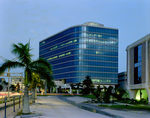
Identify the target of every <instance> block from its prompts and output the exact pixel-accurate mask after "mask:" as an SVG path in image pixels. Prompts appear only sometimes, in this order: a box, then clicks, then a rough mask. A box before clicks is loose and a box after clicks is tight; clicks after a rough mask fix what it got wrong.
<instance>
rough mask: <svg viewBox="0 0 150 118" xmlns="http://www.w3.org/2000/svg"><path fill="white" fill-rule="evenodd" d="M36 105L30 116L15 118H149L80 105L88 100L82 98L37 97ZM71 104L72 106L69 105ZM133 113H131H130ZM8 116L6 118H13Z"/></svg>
mask: <svg viewBox="0 0 150 118" xmlns="http://www.w3.org/2000/svg"><path fill="white" fill-rule="evenodd" d="M37 98H38V99H37V100H36V103H34V104H31V105H30V112H31V113H32V114H30V115H22V116H17V117H16V118H84V117H86V118H98V117H101V118H142V117H143V118H149V116H150V113H145V112H144V111H143V114H141V111H140V113H139V112H137V111H133V110H113V109H109V108H103V107H98V106H97V105H98V104H93V103H92V104H91V103H90V104H89V103H82V102H84V101H87V100H90V99H89V98H84V97H78V96H73V97H62V96H38V97H37ZM71 104H72V105H71ZM132 111H133V112H132ZM14 116H15V114H10V115H9V116H8V117H7V118H13V117H14Z"/></svg>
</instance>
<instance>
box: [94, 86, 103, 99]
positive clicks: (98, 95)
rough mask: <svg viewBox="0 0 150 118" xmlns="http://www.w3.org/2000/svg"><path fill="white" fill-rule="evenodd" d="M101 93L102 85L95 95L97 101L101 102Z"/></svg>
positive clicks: (98, 87)
mask: <svg viewBox="0 0 150 118" xmlns="http://www.w3.org/2000/svg"><path fill="white" fill-rule="evenodd" d="M100 93H101V88H100V85H98V86H97V89H96V90H95V91H94V93H93V95H95V96H96V99H97V101H101V98H100Z"/></svg>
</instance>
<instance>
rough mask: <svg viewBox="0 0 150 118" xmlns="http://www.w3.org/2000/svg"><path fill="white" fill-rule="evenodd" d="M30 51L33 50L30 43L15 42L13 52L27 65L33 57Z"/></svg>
mask: <svg viewBox="0 0 150 118" xmlns="http://www.w3.org/2000/svg"><path fill="white" fill-rule="evenodd" d="M30 51H31V48H30V46H29V43H27V44H25V45H24V44H22V43H18V45H16V44H13V50H12V53H13V54H15V55H17V57H18V59H19V61H21V62H22V63H24V64H26V65H28V64H29V63H31V57H32V56H33V55H31V54H30Z"/></svg>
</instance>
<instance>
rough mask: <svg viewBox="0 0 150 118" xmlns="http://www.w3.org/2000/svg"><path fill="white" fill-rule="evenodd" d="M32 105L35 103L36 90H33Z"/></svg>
mask: <svg viewBox="0 0 150 118" xmlns="http://www.w3.org/2000/svg"><path fill="white" fill-rule="evenodd" d="M32 103H35V88H34V89H33V95H32Z"/></svg>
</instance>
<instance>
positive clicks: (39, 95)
mask: <svg viewBox="0 0 150 118" xmlns="http://www.w3.org/2000/svg"><path fill="white" fill-rule="evenodd" d="M37 96H50V95H37Z"/></svg>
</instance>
